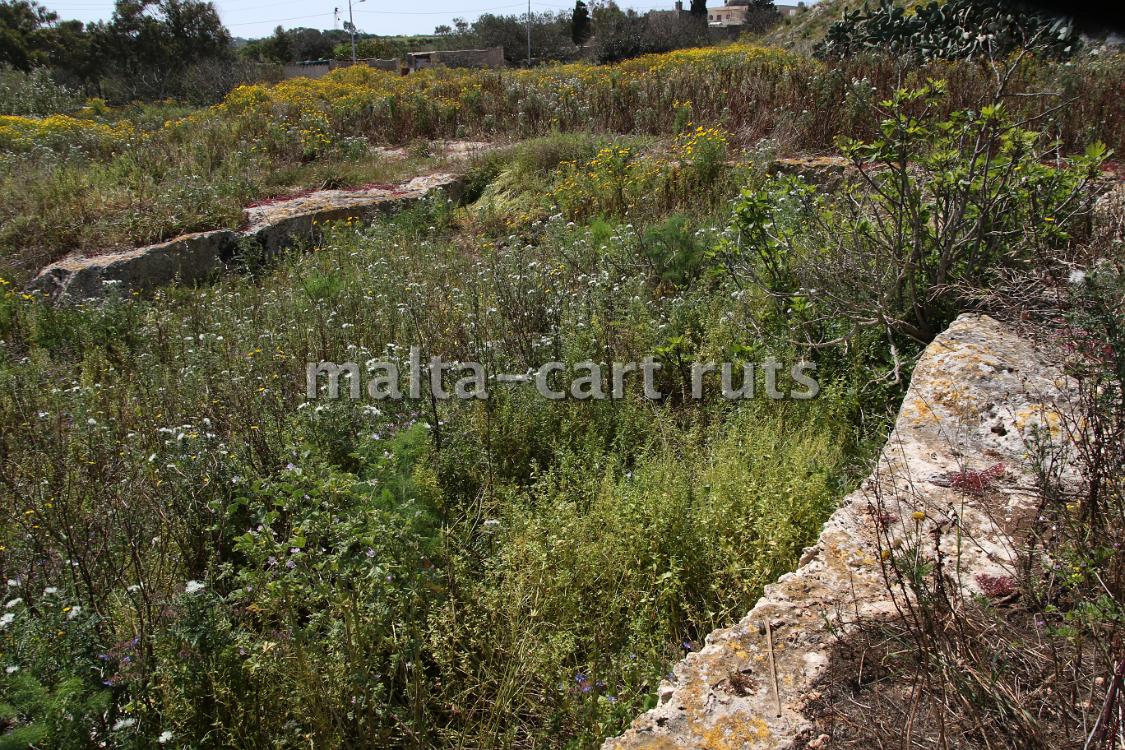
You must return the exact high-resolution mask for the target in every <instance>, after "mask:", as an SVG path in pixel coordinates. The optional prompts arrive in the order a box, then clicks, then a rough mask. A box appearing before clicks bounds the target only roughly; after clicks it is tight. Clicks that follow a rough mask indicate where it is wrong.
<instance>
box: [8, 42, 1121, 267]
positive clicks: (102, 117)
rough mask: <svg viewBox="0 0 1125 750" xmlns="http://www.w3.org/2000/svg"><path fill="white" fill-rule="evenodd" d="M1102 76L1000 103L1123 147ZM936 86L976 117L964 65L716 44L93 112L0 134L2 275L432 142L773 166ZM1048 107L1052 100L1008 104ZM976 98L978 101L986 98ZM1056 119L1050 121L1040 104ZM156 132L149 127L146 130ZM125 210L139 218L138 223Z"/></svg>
mask: <svg viewBox="0 0 1125 750" xmlns="http://www.w3.org/2000/svg"><path fill="white" fill-rule="evenodd" d="M1119 70H1120V63H1119V61H1118V60H1117V59H1116V58H1108V59H1101V60H1092V61H1087V62H1082V63H1076V64H1074V65H1068V66H1062V67H1059V66H1054V65H1052V64H1049V63H1042V62H1038V61H1036V60H1034V59H1030V58H1029V59H1025V60H1021V61H1019V62H1018V64H1017V65H1016V66H1015V67H1014V68H1013V69H1012V70H1011V74H1010V77H1009V78H1008V80H1007V83H1006V87H1005V93H1006V94H1007V95H1009V96H1007V97H1006V98H1005V99H1004V102H1005V104H1006V106H1007V107H1008V109H1009V111H1010V112H1011V114H1012V117H1013V118H1015V119H1017V120H1026V119H1028V118H1034V123H1035V127H1036V128H1038V129H1040V130H1041V131H1043V132H1046V133H1049V134H1051V136H1053V137H1057V138H1058V139H1059V140H1060V141H1061V147H1062V149H1063V151H1064V153H1068V152H1069V153H1073V152H1075V151H1080V150H1082V149H1083V148H1085V147H1086V146H1087V145H1088V144H1090V143H1093V142H1096V141H1099V140H1100V141H1103V142H1105V143H1107V144H1109V145H1111V146H1114V147H1116V146H1118V145H1121V144H1125V128H1123V126H1122V125H1121V123H1122V122H1123V121H1125V119H1123V118H1121V117H1120V116H1119V110H1120V107H1121V102H1122V101H1125V96H1122V95H1121V86H1122V83H1121V80H1122V79H1121V76H1120V75H1119ZM938 72H940V73H941V74H942V78H943V80H946V81H947V87H948V91H949V95H948V96H947V97H945V98H944V99H943V100H942V101H941V102H940V103H939V104H938V105H937V106H938V108H939V110H940V111H941V113H948V112H950V111H953V110H955V109H965V108H979V107H980V106H981V105H982V104H983V103H987V102H988V101H990V100H991V95H990V94H989V93H988V92H992V91H994V90H995V87H996V82H995V79H994V70H993V69H992V68H990V67H988V66H987V65H978V64H975V63H957V64H953V65H948V64H942V65H941V66H940V67H938V66H935V67H934V68H933V69H930V68H921V69H911V70H910V71H907V70H905V69H904V68H902V67H900V66H899V65H898V64H897V63H895V62H894V61H889V60H878V61H863V62H855V63H848V64H846V65H842V66H838V67H835V68H831V69H829V68H825V67H823V66H821V65H820V64H818V63H815V62H813V61H810V60H806V59H803V58H800V57H797V56H795V55H789V54H787V53H784V52H780V51H777V50H766V49H762V48H758V47H753V46H745V45H731V46H727V47H720V48H706V49H698V50H684V51H679V52H672V53H668V54H666V55H655V56H646V57H642V58H638V59H635V60H631V61H627V62H625V63H621V64H620V65H617V66H603V67H597V66H589V65H577V64H576V65H565V66H556V67H544V68H537V69H534V70H530V71H496V72H491V71H464V70H461V71H457V70H427V71H423V72H421V73H417V74H414V75H411V76H409V77H405V78H404V77H401V76H397V75H393V74H390V73H385V72H382V71H377V70H371V69H366V68H355V69H346V70H339V71H336V72H334V73H332V74H331V75H329V76H327V77H325V78H322V79H319V80H308V79H296V80H292V81H286V82H284V83H282V84H278V85H276V86H264V85H263V86H247V87H240V88H238V89H236V90H235V91H234V92H232V93H231V94H230V96H228V97H227V98H226V100H225V101H224V102H223V103H222V104H219V105H217V106H215V107H211V108H207V109H202V110H198V111H196V112H193V113H191V114H187V115H186V116H183V115H181V114H180V113H179V112H175V113H170V112H167V111H166V110H164V109H162V108H161V107H151V106H150V107H144V108H133V109H131V110H126V111H119V110H115V109H112V108H106V107H104V104H103V103H98V102H94V103H93V104H92V106H91V107H89V108H88V109H86V110H83V111H82V112H80V113H77V114H76V115H74V116H71V117H63V116H55V117H49V118H46V119H32V118H4V119H2V120H0V197H2V199H3V200H2V201H0V218H2V219H3V229H2V230H0V248H2V254H3V257H4V265H6V266H7V268H8V273H9V274H10V275H14V276H16V278H20V279H22V278H26V276H27V274H28V273H29V272H30V271H33V270H34V269H36V268H38V267H40V266H42V265H43V264H45V263H47V262H49V261H51V260H54V259H57V258H58V257H59V256H61V255H63V254H65V253H68V252H72V251H75V250H79V251H94V252H96V251H101V250H104V249H106V248H111V247H121V246H128V245H134V244H142V243H145V242H152V241H156V240H159V239H164V238H168V237H170V236H173V235H175V234H178V233H182V232H185V231H191V230H203V229H213V228H216V227H219V226H223V225H226V226H237V225H238V224H239V223H241V216H240V213H239V212H240V209H241V206H242V205H244V204H246V203H248V202H250V201H252V200H255V199H258V198H262V197H267V196H270V195H275V194H278V193H285V192H289V191H294V190H298V189H302V188H306V187H319V186H322V185H324V184H325V183H327V184H329V185H336V186H341V185H355V184H364V183H368V182H380V181H386V180H388V179H391V178H392V177H393V175H394V174H396V173H398V174H401V173H403V172H405V171H406V167H404V166H403V165H402V164H401V163H398V164H394V163H387V162H386V159H385V158H384V157H382V156H380V155H379V153H378V152H377V151H373V146H375V145H377V144H382V143H386V142H387V141H392V142H395V143H410V142H411V141H415V140H423V139H424V140H433V139H438V138H467V137H471V138H482V139H498V138H500V139H503V138H527V137H533V136H539V135H546V134H549V133H552V132H556V131H560V130H561V131H578V132H582V131H588V130H593V131H595V132H602V133H629V134H634V135H641V134H653V135H662V136H665V137H672V136H675V135H676V134H678V133H679V132H680V131H681V130H682V129H683V128H684V126H685V125H686V124H687V122H688V121H693V122H695V123H697V124H699V125H703V126H704V127H721V128H723V129H724V130H725V131H726V132H727V133H728V134H729V139H730V141H731V145H732V146H734V147H736V148H737V147H746V146H752V145H755V144H759V143H762V142H763V141H762V139H767V140H766V141H765V143H766V144H768V150H771V151H772V152H773V153H774V154H786V153H792V152H794V151H803V150H828V149H832V148H834V145H833V142H834V139H835V138H836V137H837V136H839V135H847V136H850V137H857V138H866V137H869V136H871V135H873V134H874V133H875V128H876V126H877V122H878V115H877V112H876V111H875V109H874V107H873V105H874V104H875V103H876V102H878V101H879V100H880V99H882V98H885V97H886V96H889V95H890V94H891V93H892V92H893V91H894V89H895V88H896V86H897V82H898V81H900V80H902V79H903V78H906V79H907V80H908V81H911V82H916V83H917V84H918V85H922V84H923V83H924V81H925V80H926V76H928V75H929V74H931V73H938ZM1045 89H1048V90H1054V91H1055V92H1056V93H1058V94H1059V95H1060V96H1059V97H1042V96H1024V94H1028V93H1033V92H1042V91H1043V90H1045ZM986 97H987V98H986ZM1060 99H1061V101H1064V102H1066V106H1063V107H1059V106H1056V103H1057V102H1059V101H1060ZM162 113H163V114H166V115H171V116H168V117H167V121H166V122H165V118H164V117H161V114H162ZM141 209H143V210H141Z"/></svg>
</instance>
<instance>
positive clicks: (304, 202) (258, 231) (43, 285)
mask: <svg viewBox="0 0 1125 750" xmlns="http://www.w3.org/2000/svg"><path fill="white" fill-rule="evenodd" d="M464 184H465V181H464V177H463V176H462V175H458V174H433V175H425V176H422V177H416V178H414V179H412V180H410V181H408V182H405V183H402V184H400V185H373V186H368V187H364V188H357V189H353V190H316V191H312V192H309V193H306V194H303V195H299V196H295V197H291V198H286V199H282V200H271V201H266V202H263V203H260V204H257V205H254V206H251V207H249V208H247V209H246V210H245V212H244V215H245V219H246V226H245V228H244V229H241V230H238V231H235V230H230V229H219V230H215V231H210V232H194V233H192V234H185V235H182V236H180V237H176V238H175V239H172V240H168V241H166V242H159V243H157V244H154V245H147V246H145V247H139V248H136V249H134V250H126V251H124V252H117V253H108V254H104V255H94V256H89V257H72V258H66V259H64V260H61V261H58V262H57V263H52V264H51V265H49V266H47V267H46V268H44V269H43V270H42V271H40V272H39V274H38V275H36V277H35V278H34V279H32V281H31V283H30V284H29V285H28V287H27V291H28V292H31V293H37V294H43V295H45V296H48V297H50V298H51V299H52V300H54V301H66V302H80V301H83V300H90V299H98V298H102V297H105V296H107V295H108V294H111V293H119V294H121V295H123V296H130V295H132V294H134V293H138V294H147V293H149V292H151V291H152V290H153V289H156V288H158V287H161V286H167V285H170V284H177V283H179V284H202V283H205V282H207V281H210V280H211V279H213V278H215V277H216V276H217V275H219V274H221V273H223V272H225V271H226V270H227V268H228V267H229V265H230V261H231V260H232V259H233V258H234V257H235V255H236V253H237V252H238V249H239V245H240V243H243V242H246V241H248V240H249V241H253V242H256V243H257V244H258V245H259V246H260V248H261V250H262V253H263V256H264V257H269V256H271V255H275V254H276V253H278V252H279V251H281V250H284V249H286V248H288V247H292V246H294V245H296V244H298V243H300V242H307V241H311V240H315V239H316V237H317V236H318V234H319V232H320V231H321V227H323V226H324V225H325V224H330V223H332V222H336V221H346V220H348V219H354V220H356V221H359V222H362V223H368V222H371V221H373V220H374V219H376V218H377V217H379V216H382V215H385V214H387V213H390V212H391V211H397V210H401V209H403V208H406V207H407V206H410V205H412V204H414V203H417V202H418V201H420V200H422V199H423V198H426V197H427V196H429V195H430V194H431V193H432V192H434V191H436V190H441V191H442V192H444V193H445V195H447V196H448V197H449V199H451V200H454V201H460V199H461V195H462V192H463V188H464Z"/></svg>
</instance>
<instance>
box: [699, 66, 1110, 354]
mask: <svg viewBox="0 0 1125 750" xmlns="http://www.w3.org/2000/svg"><path fill="white" fill-rule="evenodd" d="M944 91H945V88H944V86H943V85H942V84H940V83H938V82H934V83H931V84H929V85H927V86H926V87H923V88H921V89H916V90H913V91H906V90H900V91H899V92H898V93H896V94H895V96H894V97H893V98H892V99H890V100H888V101H886V102H884V103H883V107H884V108H885V112H884V115H885V117H884V119H883V121H882V123H881V125H880V130H881V136H880V137H879V138H877V139H875V140H872V141H869V142H861V141H851V140H843V141H842V142H841V149H842V151H843V153H844V154H846V155H847V156H848V157H849V158H850V159H851V161H852V166H853V172H854V176H853V177H852V178H851V185H850V187H849V188H848V189H846V190H844V191H843V192H837V193H833V194H830V195H827V196H821V195H817V194H816V193H815V191H813V190H812V189H811V188H810V187H809V186H808V185H806V184H804V183H803V182H801V181H800V180H796V179H793V178H789V179H783V180H779V181H773V182H771V183H769V184H767V185H766V186H765V187H764V188H762V189H761V190H759V191H747V192H745V193H744V194H743V196H742V198H741V199H740V200H739V202H738V203H737V205H736V207H735V213H734V216H735V218H734V222H733V223H732V225H731V227H730V230H729V236H728V240H727V244H726V246H725V248H724V249H723V250H722V252H721V253H720V256H721V257H722V259H723V260H724V262H725V263H726V265H727V267H728V268H729V269H730V270H731V271H732V272H733V273H734V274H736V275H738V276H742V277H745V278H747V279H749V280H751V281H752V282H753V283H754V284H755V285H756V287H757V288H759V289H760V290H761V291H762V292H763V293H764V294H766V295H767V296H768V297H769V298H771V299H772V300H774V303H775V313H776V315H778V316H779V317H788V323H789V325H790V326H794V325H801V326H806V327H808V330H809V333H808V334H807V335H808V336H809V340H811V341H820V340H826V339H832V338H835V337H837V336H845V337H847V336H849V335H851V332H854V330H855V329H857V328H861V327H870V328H874V329H875V330H877V331H884V332H885V333H886V336H887V340H888V343H889V345H890V347H891V350H892V351H894V349H895V346H896V343H898V344H901V343H902V341H903V340H904V339H905V340H908V341H913V342H914V345H915V346H916V345H918V344H925V343H927V342H929V341H930V340H931V339H932V338H933V337H934V336H935V335H937V333H939V332H940V331H941V330H942V329H943V328H944V326H945V325H946V324H947V323H949V322H950V321H951V320H952V319H953V317H955V316H956V315H957V314H958V313H959V312H961V311H962V310H963V309H965V307H966V305H968V304H969V300H970V299H971V298H972V296H973V294H972V291H971V290H973V289H981V288H988V286H989V285H990V283H991V282H992V281H993V280H994V279H995V278H997V277H996V275H997V274H1000V273H1002V272H1003V271H1004V269H1014V268H1025V267H1028V266H1029V265H1030V264H1033V263H1035V262H1037V261H1039V260H1040V259H1041V258H1042V257H1044V256H1046V255H1049V254H1051V253H1052V252H1054V251H1056V250H1057V249H1058V248H1060V247H1062V246H1063V245H1065V244H1066V243H1067V242H1069V241H1071V240H1072V239H1074V238H1075V237H1080V236H1081V235H1082V232H1083V231H1084V229H1085V226H1086V219H1087V217H1088V215H1089V210H1090V200H1091V198H1090V193H1089V191H1088V190H1086V188H1087V186H1088V184H1089V183H1090V181H1091V180H1092V179H1093V178H1094V176H1095V175H1096V174H1097V171H1098V167H1099V165H1100V164H1101V162H1102V160H1103V159H1104V157H1105V149H1104V147H1102V146H1100V145H1095V146H1092V147H1091V148H1090V149H1088V150H1087V152H1086V154H1085V155H1083V156H1080V157H1075V158H1071V159H1058V160H1056V164H1058V166H1048V165H1047V159H1048V156H1049V155H1052V154H1054V153H1056V152H1055V147H1054V145H1053V144H1044V143H1043V138H1042V136H1041V135H1039V134H1037V133H1035V132H1033V131H1028V130H1025V129H1023V128H1021V127H1019V126H1017V125H1016V124H1014V123H1013V121H1012V119H1011V117H1010V116H1009V115H1008V113H1007V111H1006V110H1005V108H1004V107H1002V106H1000V105H994V106H987V107H984V108H982V109H981V110H980V111H979V112H974V111H967V112H956V113H954V114H953V115H951V116H950V117H948V118H940V117H937V116H935V115H934V105H935V102H936V101H937V100H938V99H940V98H941V97H942V96H943V95H944ZM896 367H897V365H896ZM897 372H898V370H897V369H896V373H897Z"/></svg>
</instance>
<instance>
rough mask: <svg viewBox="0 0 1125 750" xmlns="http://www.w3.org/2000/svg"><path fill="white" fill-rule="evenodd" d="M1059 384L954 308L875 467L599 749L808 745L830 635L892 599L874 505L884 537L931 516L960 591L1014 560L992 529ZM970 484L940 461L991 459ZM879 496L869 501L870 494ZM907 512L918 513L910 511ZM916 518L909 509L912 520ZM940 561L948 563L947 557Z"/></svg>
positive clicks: (1045, 426) (1052, 425)
mask: <svg viewBox="0 0 1125 750" xmlns="http://www.w3.org/2000/svg"><path fill="white" fill-rule="evenodd" d="M1069 390H1070V384H1069V383H1068V381H1067V380H1066V379H1065V378H1064V377H1063V375H1062V374H1061V373H1060V372H1059V371H1058V370H1057V369H1055V368H1054V367H1052V366H1051V365H1050V364H1048V363H1047V362H1045V361H1044V359H1043V358H1042V357H1041V356H1040V354H1039V353H1038V352H1037V351H1036V350H1035V348H1034V347H1033V346H1032V345H1031V344H1030V343H1028V342H1027V341H1024V340H1022V339H1020V338H1019V337H1018V336H1016V335H1015V334H1014V333H1013V332H1012V331H1011V330H1009V329H1007V328H1006V327H1005V326H1003V325H1001V324H1000V323H998V322H996V321H995V320H993V319H991V318H988V317H985V316H978V315H963V316H961V317H960V318H958V319H957V320H956V321H955V322H954V323H953V324H952V325H951V326H950V327H949V329H948V330H947V331H945V332H944V333H943V334H941V335H940V336H939V337H938V338H937V339H936V340H935V341H934V342H933V343H932V344H930V346H929V347H928V348H927V349H926V351H925V353H924V354H923V356H922V358H921V360H920V361H919V362H918V365H917V367H916V368H915V371H914V376H913V380H912V382H911V385H910V389H909V391H908V392H907V394H906V398H905V400H904V402H903V405H902V408H901V410H900V411H899V415H898V419H897V421H896V423H895V428H894V431H893V433H892V434H891V436H890V438H889V439H888V441H887V444H886V447H885V448H884V451H883V454H882V457H881V460H880V461H879V462H878V465H877V466H876V468H875V470H874V472H873V473H872V474H871V476H870V477H869V478H868V479H867V481H866V482H865V483H864V484H863V485H862V486H861V487H860V489H859V490H857V491H856V492H854V493H852V494H850V495H849V496H848V497H846V498H845V499H844V500H843V502H842V503H841V505H840V507H839V509H838V510H837V511H836V512H835V513H834V514H833V515H832V517H831V518H830V519H829V520H828V522H827V523H826V524H825V526H824V529H823V531H822V532H821V534H820V538H819V540H818V541H817V543H816V545H815V546H813V547H810V548H809V549H807V550H805V553H804V555H803V556H802V558H801V560H800V564H799V567H798V568H797V570H796V571H795V572H793V573H789V574H786V575H784V576H782V577H781V578H780V579H779V580H778V581H777V583H775V584H773V585H771V586H767V587H766V590H765V593H764V595H763V596H762V598H761V599H760V600H759V601H758V603H757V604H756V605H755V606H754V608H753V609H752V610H751V611H750V613H749V614H748V615H747V616H746V617H745V618H744V619H743V620H742V621H740V622H738V623H737V624H735V625H733V626H731V627H729V628H726V629H723V630H717V631H715V632H713V633H711V634H710V635H709V636H708V637H707V641H706V645H705V646H704V647H703V648H702V649H701V650H700V651H698V652H696V653H692V654H689V655H688V657H687V658H686V659H684V660H683V661H682V662H680V663H679V664H678V665H677V666H676V667H675V669H674V672H673V675H672V677H673V679H670V680H667V681H665V682H663V683H662V684H661V686H660V689H659V696H658V700H659V703H658V705H657V707H656V708H654V709H653V710H651V711H649V712H647V713H645V714H643V715H641V716H640V717H638V718H637V719H636V720H635V721H634V722H633V724H632V727H631V728H630V729H629V730H628V731H627V732H626V733H625V734H623V735H622V736H620V737H616V738H613V739H610V740H608V741H606V743H605V745H604V750H640V748H652V749H654V750H656V749H659V750H672V749H673V748H684V749H685V750H687V749H688V748H691V749H692V750H735V749H736V748H743V749H746V750H750V749H755V750H756V749H762V750H764V749H765V748H804V747H820V746H822V745H823V742H822V741H821V740H820V739H819V738H818V739H816V740H813V741H812V743H810V742H809V737H810V734H809V733H810V732H811V730H812V727H813V725H812V722H811V720H810V719H809V717H808V716H806V714H805V701H806V699H811V698H812V697H813V696H812V693H813V686H814V684H815V682H816V680H817V678H818V677H820V676H821V675H822V674H824V673H825V671H826V670H827V668H828V667H829V665H830V660H831V658H832V650H833V649H832V646H833V644H834V643H836V641H837V639H839V638H841V637H846V635H847V634H848V633H850V632H852V631H854V629H855V626H856V624H857V621H858V620H859V619H860V618H870V617H890V616H893V615H894V614H895V612H896V610H895V607H894V604H893V603H892V601H891V600H890V598H889V595H888V590H887V588H886V586H885V584H884V580H883V576H882V567H881V564H880V557H879V548H878V546H877V544H876V538H877V531H876V528H875V518H876V513H875V511H876V508H877V507H878V511H877V512H878V514H879V516H878V517H880V518H882V519H883V520H884V521H885V522H886V523H888V525H889V526H890V527H891V529H892V533H893V534H895V535H896V536H905V535H906V534H908V533H910V532H912V531H915V530H916V526H915V524H920V525H921V526H922V531H923V532H927V533H928V532H929V531H930V530H932V529H934V528H936V525H937V524H944V528H945V529H947V530H949V529H953V528H957V529H958V530H959V531H960V542H961V545H962V546H961V548H960V551H959V553H958V549H957V548H956V547H955V545H956V544H957V535H956V534H952V533H947V534H945V535H944V536H943V537H942V538H943V540H944V541H943V542H942V544H943V545H944V552H946V553H947V555H948V559H949V560H951V561H952V560H955V559H959V566H958V567H957V568H956V573H954V574H953V575H957V576H959V578H960V584H961V586H963V587H964V589H965V590H967V591H970V592H979V591H980V585H979V584H978V579H977V576H979V575H981V574H986V575H990V576H1004V575H1008V574H1010V573H1011V572H1012V571H1013V569H1014V568H1013V562H1014V560H1015V555H1016V551H1015V550H1014V549H1013V548H1012V546H1011V543H1010V541H1009V536H1008V534H1007V533H1006V532H1005V529H1011V528H1013V527H1014V526H1016V525H1018V524H1019V523H1020V522H1021V519H1027V518H1029V517H1030V516H1031V514H1033V513H1034V509H1035V499H1034V497H1033V496H1032V495H1031V493H1030V492H1029V490H1028V488H1030V487H1033V486H1034V484H1033V480H1032V478H1031V476H1030V475H1029V474H1028V471H1027V469H1026V467H1025V465H1024V458H1025V453H1026V450H1027V449H1026V442H1027V441H1028V440H1030V439H1031V436H1032V435H1033V433H1034V432H1035V431H1036V430H1040V429H1042V430H1045V431H1046V434H1051V435H1054V436H1055V437H1059V431H1060V430H1059V425H1060V420H1061V415H1062V414H1063V413H1065V412H1066V411H1067V410H1068V406H1067V403H1066V394H1067V393H1068V392H1069ZM998 464H1000V465H1001V466H1000V468H999V469H997V473H1000V474H1001V476H999V477H998V478H997V480H996V482H995V486H994V487H992V488H990V490H989V491H988V492H987V493H985V494H983V495H980V496H977V495H971V494H967V493H965V492H963V491H959V490H957V489H955V488H953V487H950V486H948V485H949V484H950V482H949V481H948V477H949V476H950V474H951V473H954V472H960V471H964V470H965V469H971V470H983V469H986V468H990V467H993V468H994V467H996V466H997V465H998ZM877 500H879V501H880V504H879V505H878V506H877V504H876V501H877ZM917 514H920V515H917ZM916 519H917V520H916ZM949 568H950V569H952V568H953V565H952V564H950V566H949Z"/></svg>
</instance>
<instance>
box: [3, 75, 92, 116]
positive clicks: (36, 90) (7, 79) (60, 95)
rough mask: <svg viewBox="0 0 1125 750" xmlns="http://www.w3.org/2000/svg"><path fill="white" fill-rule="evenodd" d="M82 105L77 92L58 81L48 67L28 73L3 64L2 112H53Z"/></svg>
mask: <svg viewBox="0 0 1125 750" xmlns="http://www.w3.org/2000/svg"><path fill="white" fill-rule="evenodd" d="M79 106H81V100H80V99H79V97H78V94H77V93H76V92H74V91H71V90H70V89H68V88H66V87H65V86H60V85H59V84H57V83H55V81H54V80H53V79H52V78H51V74H50V72H49V71H48V70H47V69H46V68H35V69H34V70H32V71H30V72H26V73H25V72H23V71H18V70H11V69H10V68H6V67H3V66H0V115H53V114H60V113H65V112H73V111H74V110H76V109H78V107H79Z"/></svg>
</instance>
